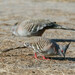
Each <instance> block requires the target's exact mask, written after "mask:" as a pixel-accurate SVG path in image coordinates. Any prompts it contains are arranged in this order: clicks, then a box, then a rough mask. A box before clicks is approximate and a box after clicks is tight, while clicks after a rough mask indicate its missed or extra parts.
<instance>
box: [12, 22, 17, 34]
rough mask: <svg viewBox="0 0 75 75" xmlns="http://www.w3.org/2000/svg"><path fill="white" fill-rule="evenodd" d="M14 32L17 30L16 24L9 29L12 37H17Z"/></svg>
mask: <svg viewBox="0 0 75 75" xmlns="http://www.w3.org/2000/svg"><path fill="white" fill-rule="evenodd" d="M16 30H17V23H16V24H15V25H14V26H12V28H11V32H12V35H17V32H16Z"/></svg>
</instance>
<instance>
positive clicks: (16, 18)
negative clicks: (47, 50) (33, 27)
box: [0, 0, 75, 75]
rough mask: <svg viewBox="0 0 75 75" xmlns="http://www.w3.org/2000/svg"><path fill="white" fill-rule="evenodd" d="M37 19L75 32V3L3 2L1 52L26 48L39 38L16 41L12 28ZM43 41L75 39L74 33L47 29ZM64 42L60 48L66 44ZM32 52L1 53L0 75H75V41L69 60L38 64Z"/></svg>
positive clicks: (44, 0) (45, 0)
mask: <svg viewBox="0 0 75 75" xmlns="http://www.w3.org/2000/svg"><path fill="white" fill-rule="evenodd" d="M32 18H34V19H35V18H38V19H42V18H43V19H44V18H45V19H50V20H51V21H56V22H57V23H58V24H60V25H64V26H66V27H69V28H74V29H75V0H41V1H40V0H0V51H1V50H4V49H10V48H16V47H18V46H20V47H21V46H23V43H24V42H25V41H26V40H29V39H31V40H33V41H34V39H35V38H36V37H30V38H27V37H14V36H12V34H11V26H12V25H14V24H15V23H16V22H18V23H20V22H22V21H23V20H27V19H32ZM42 37H47V38H50V39H71V40H72V39H75V31H70V30H61V29H48V30H46V31H45V32H44V34H43V35H42ZM66 43H68V42H63V43H59V44H66ZM33 55H34V54H33V50H32V49H28V48H21V49H13V50H11V51H9V52H5V53H0V75H75V42H74V41H72V42H71V44H70V47H69V48H68V51H67V53H66V59H65V60H64V59H63V58H62V57H53V58H51V60H36V59H34V58H33Z"/></svg>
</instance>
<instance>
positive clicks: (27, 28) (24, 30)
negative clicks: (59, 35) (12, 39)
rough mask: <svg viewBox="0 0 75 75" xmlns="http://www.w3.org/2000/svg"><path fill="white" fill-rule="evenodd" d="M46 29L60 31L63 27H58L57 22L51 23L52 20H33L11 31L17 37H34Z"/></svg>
mask: <svg viewBox="0 0 75 75" xmlns="http://www.w3.org/2000/svg"><path fill="white" fill-rule="evenodd" d="M46 27H48V28H58V29H61V28H62V26H60V25H57V24H56V23H55V22H51V21H50V20H46V19H36V20H35V19H32V20H26V21H23V22H22V23H21V24H20V25H17V24H15V25H14V26H13V27H12V29H11V30H12V33H13V34H14V35H16V36H32V35H39V33H40V34H42V33H41V32H42V31H41V30H44V28H46ZM39 31H40V32H39Z"/></svg>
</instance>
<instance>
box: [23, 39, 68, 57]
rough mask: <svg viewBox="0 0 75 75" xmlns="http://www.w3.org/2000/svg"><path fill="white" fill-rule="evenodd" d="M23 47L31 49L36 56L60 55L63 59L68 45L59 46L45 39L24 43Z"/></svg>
mask: <svg viewBox="0 0 75 75" xmlns="http://www.w3.org/2000/svg"><path fill="white" fill-rule="evenodd" d="M24 46H25V47H29V48H32V49H33V50H34V52H35V53H37V54H38V55H43V56H48V55H60V56H64V57H65V53H66V50H67V48H68V47H69V44H68V45H66V46H60V45H58V44H57V43H56V42H55V41H53V40H50V39H47V38H37V40H36V41H35V42H31V43H30V42H26V43H25V44H24Z"/></svg>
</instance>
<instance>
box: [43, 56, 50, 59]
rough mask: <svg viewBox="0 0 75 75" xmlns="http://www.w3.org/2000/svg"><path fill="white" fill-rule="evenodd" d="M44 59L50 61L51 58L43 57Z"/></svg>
mask: <svg viewBox="0 0 75 75" xmlns="http://www.w3.org/2000/svg"><path fill="white" fill-rule="evenodd" d="M42 58H43V59H44V60H50V59H49V58H45V57H44V56H42Z"/></svg>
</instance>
